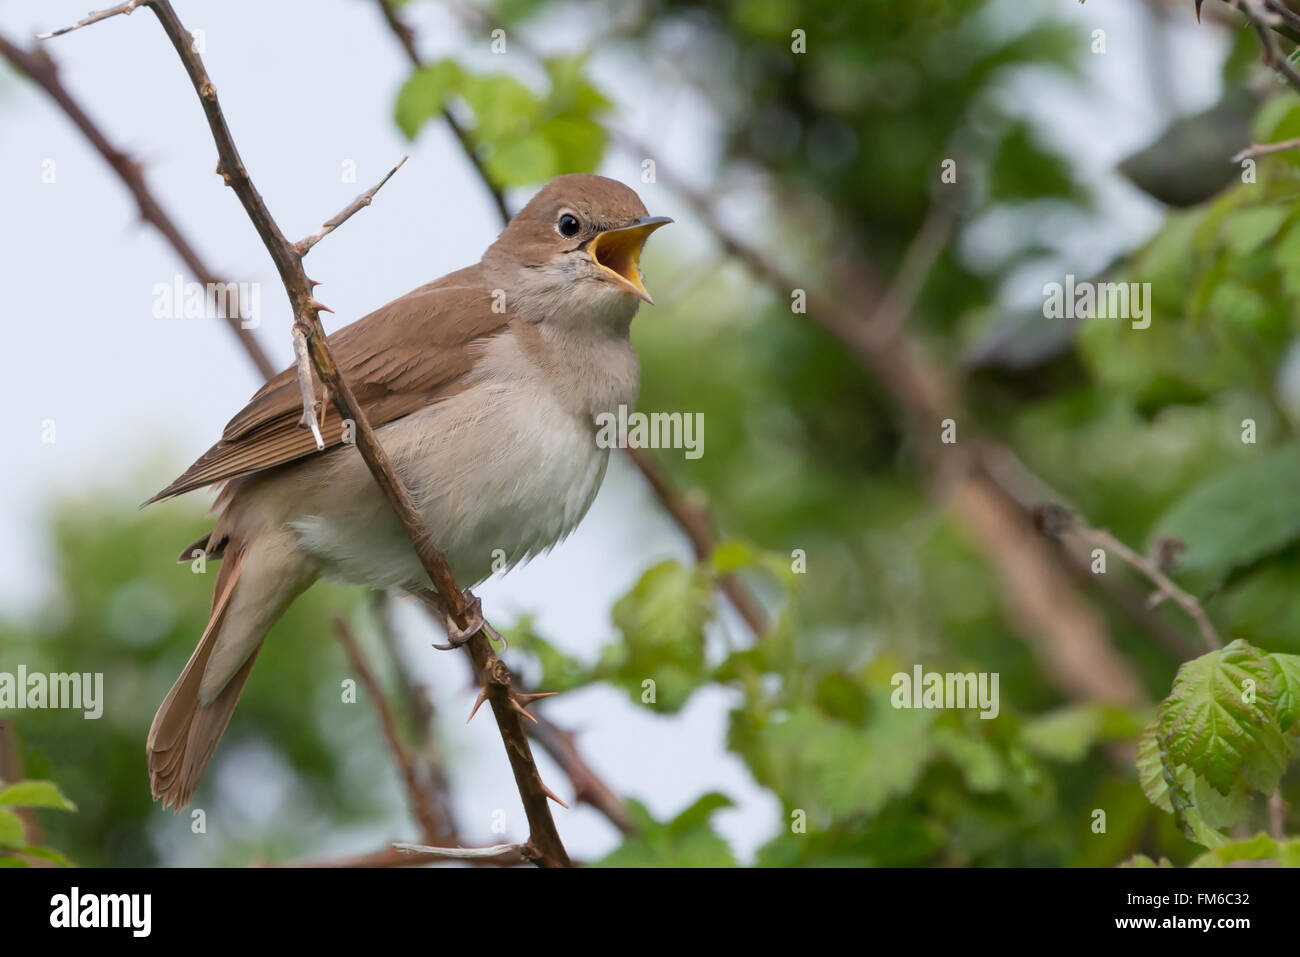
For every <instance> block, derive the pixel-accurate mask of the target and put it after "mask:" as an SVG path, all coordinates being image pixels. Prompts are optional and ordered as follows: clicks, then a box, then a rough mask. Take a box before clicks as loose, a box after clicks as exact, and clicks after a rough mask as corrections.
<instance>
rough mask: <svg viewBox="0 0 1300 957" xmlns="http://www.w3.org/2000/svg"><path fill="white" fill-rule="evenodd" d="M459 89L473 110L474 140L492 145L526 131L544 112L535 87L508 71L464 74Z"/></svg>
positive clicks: (498, 144) (495, 146)
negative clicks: (507, 72)
mask: <svg viewBox="0 0 1300 957" xmlns="http://www.w3.org/2000/svg"><path fill="white" fill-rule="evenodd" d="M460 92H461V95H462V96H464V98H465V102H466V103H468V104H469V108H470V109H471V110H472V111H473V112H474V120H475V125H474V136H475V139H477V140H479V141H480V142H483V143H487V144H490V145H491V146H492V147H493V148H500V147H502V146H505V145H507V141H508V140H511V139H513V138H515V137H517V136H519V135H520V134H525V133H527V132H528V130H529V129H530V128H531V126H532V124H533V121H534V120H536V119H537V118H538V117H539V116H540V113H541V101H540V100H539V99H538V98H537V97H536V96H535V95H534V94H533V92H532V90H530V89H528V87H526V86H524V85H523V84H522V83H520V82H519V81H518V80H516V79H515V78H514V77H512V76H506V75H505V74H487V75H482V74H473V73H466V74H463V75H462V77H461V84H460Z"/></svg>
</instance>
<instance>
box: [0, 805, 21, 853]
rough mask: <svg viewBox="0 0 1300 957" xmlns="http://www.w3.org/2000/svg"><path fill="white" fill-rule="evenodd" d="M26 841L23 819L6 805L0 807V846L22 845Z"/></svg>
mask: <svg viewBox="0 0 1300 957" xmlns="http://www.w3.org/2000/svg"><path fill="white" fill-rule="evenodd" d="M26 843H27V829H26V828H25V827H23V819H22V818H20V817H19V816H18V815H17V814H15V813H14V812H13V811H11V810H9V809H8V808H7V807H0V847H22V846H23V845H24V844H26Z"/></svg>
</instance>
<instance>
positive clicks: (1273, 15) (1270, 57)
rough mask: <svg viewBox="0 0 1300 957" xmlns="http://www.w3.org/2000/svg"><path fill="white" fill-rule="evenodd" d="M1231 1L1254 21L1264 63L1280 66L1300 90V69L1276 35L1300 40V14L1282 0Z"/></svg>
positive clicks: (1284, 74) (1295, 40) (1285, 76)
mask: <svg viewBox="0 0 1300 957" xmlns="http://www.w3.org/2000/svg"><path fill="white" fill-rule="evenodd" d="M1225 2H1228V0H1225ZM1231 3H1232V6H1234V7H1236V8H1237V9H1238V10H1240V11H1241V13H1242V15H1243V16H1245V18H1246V20H1247V21H1248V22H1249V23H1250V26H1251V29H1252V30H1254V31H1255V38H1256V39H1257V40H1258V41H1259V52H1260V55H1261V57H1262V58H1263V60H1264V64H1265V65H1266V66H1269V67H1272V68H1273V69H1274V70H1276V71H1277V72H1278V73H1279V74H1280V75H1281V76H1282V78H1283V79H1285V80H1286V81H1287V82H1288V83H1290V84H1291V88H1292V89H1294V90H1296V91H1300V72H1297V71H1296V68H1295V64H1294V63H1292V62H1291V59H1290V57H1288V56H1287V55H1286V54H1285V53H1283V52H1282V50H1281V48H1280V47H1279V46H1278V42H1277V37H1275V36H1274V35H1273V34H1274V32H1277V33H1279V34H1281V35H1282V36H1284V37H1286V38H1287V39H1288V40H1290V41H1292V42H1293V43H1294V42H1297V41H1298V40H1300V33H1297V32H1296V28H1297V27H1298V26H1300V17H1297V16H1296V14H1295V13H1294V12H1292V11H1291V10H1290V9H1289V8H1288V7H1287V6H1286V4H1284V3H1281V2H1279V0H1231ZM1200 8H1201V0H1197V3H1196V9H1197V13H1198V15H1199V13H1200Z"/></svg>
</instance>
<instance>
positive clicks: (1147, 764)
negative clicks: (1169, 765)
mask: <svg viewBox="0 0 1300 957" xmlns="http://www.w3.org/2000/svg"><path fill="white" fill-rule="evenodd" d="M1159 724H1160V722H1159V719H1153V720H1152V722H1151V723H1150V724H1149V725H1147V727H1146V729H1145V730H1144V731H1143V732H1142V734H1141V735H1140V736H1139V737H1138V745H1137V772H1138V783H1139V784H1140V785H1141V786H1142V793H1143V794H1145V795H1146V796H1147V800H1148V801H1150V802H1151V803H1152V804H1154V805H1155V806H1156V807H1158V808H1160V810H1162V811H1164V812H1165V813H1166V814H1173V813H1174V806H1173V804H1171V803H1170V801H1169V783H1168V782H1167V781H1166V780H1165V766H1164V761H1163V760H1162V758H1161V754H1160V738H1159V736H1158V734H1157V732H1158V730H1159Z"/></svg>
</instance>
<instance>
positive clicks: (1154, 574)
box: [1076, 525, 1223, 651]
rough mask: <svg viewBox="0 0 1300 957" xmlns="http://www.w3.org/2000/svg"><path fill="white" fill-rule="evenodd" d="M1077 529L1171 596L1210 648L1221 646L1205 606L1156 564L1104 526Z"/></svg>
mask: <svg viewBox="0 0 1300 957" xmlns="http://www.w3.org/2000/svg"><path fill="white" fill-rule="evenodd" d="M1076 531H1077V533H1078V534H1079V535H1081V536H1082V537H1083V539H1084V540H1085V541H1087V542H1090V543H1092V544H1094V545H1096V546H1097V547H1098V548H1103V549H1109V550H1111V551H1113V552H1114V553H1115V554H1116V555H1118V556H1119V557H1120V558H1122V559H1123V560H1124V561H1125V562H1126V563H1128V564H1129V565H1131V566H1132V567H1133V568H1135V569H1137V570H1138V571H1140V572H1141V573H1142V574H1143V575H1145V576H1146V577H1147V578H1149V579H1150V580H1151V583H1152V584H1153V585H1155V586H1156V589H1157V591H1158V592H1159V593H1160V594H1161V595H1164V596H1165V597H1166V598H1171V599H1173V601H1174V603H1175V604H1177V605H1178V607H1179V608H1181V609H1182V610H1183V611H1185V612H1186V613H1187V614H1188V616H1189V617H1190V618H1191V619H1192V620H1193V621H1194V622H1196V627H1197V630H1198V631H1199V632H1200V633H1201V639H1202V640H1203V641H1204V642H1205V644H1206V646H1207V647H1208V648H1209V649H1210V650H1211V651H1214V650H1215V649H1217V648H1222V647H1223V639H1222V638H1220V637H1219V633H1218V632H1217V631H1215V630H1214V625H1213V624H1211V623H1210V617H1209V615H1207V614H1206V613H1205V609H1204V608H1203V607H1201V603H1200V602H1199V601H1197V600H1196V598H1194V597H1193V596H1192V595H1189V594H1188V593H1187V592H1185V591H1183V590H1182V589H1181V588H1179V587H1178V586H1177V585H1175V584H1174V583H1173V581H1171V580H1170V578H1169V576H1167V575H1165V573H1164V572H1162V571H1161V570H1160V569H1159V568H1158V567H1156V564H1155V562H1153V561H1151V560H1150V559H1148V558H1146V557H1145V556H1143V555H1140V554H1138V553H1137V552H1135V551H1134V550H1133V549H1131V548H1129V547H1128V546H1127V545H1125V544H1124V543H1123V542H1121V541H1120V540H1119V539H1118V538H1116V537H1115V536H1114V535H1112V534H1111V533H1110V532H1108V531H1106V530H1105V529H1103V528H1089V527H1088V526H1086V525H1080V526H1079V527H1078V528H1077V529H1076Z"/></svg>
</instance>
